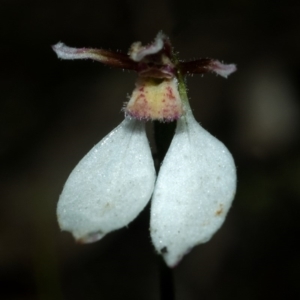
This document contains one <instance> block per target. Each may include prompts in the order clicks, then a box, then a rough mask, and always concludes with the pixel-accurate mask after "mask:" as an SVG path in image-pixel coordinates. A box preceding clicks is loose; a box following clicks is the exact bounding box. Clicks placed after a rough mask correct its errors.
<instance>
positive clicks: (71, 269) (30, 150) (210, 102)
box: [0, 0, 300, 300]
mask: <svg viewBox="0 0 300 300" xmlns="http://www.w3.org/2000/svg"><path fill="white" fill-rule="evenodd" d="M296 3H297V2H296V1H289V0H287V1H279V0H278V1H274V0H272V1H271V0H265V1H259V0H252V1H249V0H228V1H226V0H225V1H220V0H219V1H217V0H215V1H202V0H198V1H191V0H185V1H171V0H169V1H167V0H160V1H159V0H152V1H130V0H123V1H116V0H110V1H101V0H98V1H93V0H84V1H83V0H77V1H71V0H63V1H54V0H51V1H50V0H39V1H37V0H35V1H32V0H27V1H24V0H0V91H1V98H0V164H1V166H0V299H3V300H6V299H13V300H17V299H20V300H21V299H22V300H23V299H24V300H25V299H26V300H27V299H58V300H60V299H91V300H93V299H103V300H105V299H124V298H127V299H133V300H134V299H146V300H147V299H154V300H158V299H159V272H158V265H157V256H156V255H155V252H154V249H153V247H152V245H151V241H150V237H149V231H148V227H149V225H148V222H149V206H148V207H147V209H145V211H144V212H143V213H142V214H141V215H140V216H139V217H138V219H136V220H135V221H134V222H133V223H131V224H130V225H129V226H128V228H124V229H121V230H118V231H116V232H113V233H111V234H109V235H108V236H107V237H105V238H104V239H103V240H102V241H100V242H98V243H95V244H91V245H78V244H76V243H75V242H74V240H73V238H72V237H71V235H70V234H69V233H65V232H63V233H62V232H60V230H59V228H58V225H57V221H56V204H57V200H58V197H59V194H60V192H61V190H62V187H63V185H64V182H65V181H66V179H67V177H68V175H69V173H70V172H71V170H72V169H73V168H74V167H75V165H76V164H77V163H78V161H79V160H80V159H81V158H82V157H83V156H84V155H85V154H86V153H87V152H88V151H89V150H90V149H91V148H92V147H93V145H95V144H96V143H98V142H99V141H100V140H101V139H102V138H103V137H104V136H105V135H106V134H107V133H108V132H109V131H111V130H112V129H113V128H114V127H116V126H117V125H118V124H119V123H120V122H121V120H122V119H123V113H122V112H121V108H122V106H123V103H124V102H126V100H127V97H128V95H129V94H130V93H131V92H132V89H133V87H134V81H135V78H136V75H135V74H134V73H129V72H127V71H121V70H117V69H116V70H114V69H111V68H108V67H105V66H103V65H101V64H100V63H96V62H92V61H61V60H59V59H57V57H56V55H55V53H54V52H53V51H52V49H51V45H53V44H55V43H57V42H59V41H62V42H64V43H66V44H67V45H70V46H73V47H94V48H100V47H102V48H104V49H111V50H119V51H122V52H125V53H126V52H127V50H128V48H129V46H130V45H131V43H132V42H134V41H141V42H143V43H149V42H150V41H152V40H153V38H154V37H155V35H156V34H157V32H158V31H159V30H163V31H164V32H165V33H166V34H167V35H168V36H169V37H170V38H171V41H172V43H173V46H174V47H175V49H176V51H178V52H179V56H180V58H181V59H193V58H200V57H212V58H216V59H220V60H222V61H224V62H227V63H236V64H237V66H238V71H237V72H236V73H234V74H233V75H231V76H230V77H229V79H227V80H225V79H223V78H221V77H217V76H215V75H212V74H208V75H205V76H203V77H202V76H194V77H192V78H189V80H188V87H189V96H190V99H191V106H192V108H193V110H194V113H195V116H196V118H197V120H198V121H199V122H200V123H201V124H202V125H203V127H204V128H206V129H207V130H208V131H209V132H210V133H212V134H213V135H214V136H216V137H217V138H218V139H220V140H221V141H223V142H224V143H225V144H226V146H227V147H228V148H229V149H230V151H231V152H232V154H233V156H234V158H235V161H236V165H237V170H238V190H237V195H236V199H235V201H234V203H233V207H232V209H231V211H230V213H229V215H228V217H227V220H226V222H225V224H224V226H223V227H222V229H221V230H220V231H219V232H218V233H217V234H216V235H215V236H214V237H213V239H212V240H211V241H210V242H209V243H207V244H203V245H200V246H198V247H196V248H194V249H193V250H192V252H191V253H190V254H189V255H187V256H186V257H185V258H184V259H183V261H182V262H181V263H180V264H179V266H178V267H177V268H175V269H174V281H175V289H176V297H177V298H176V299H184V300H196V299H212V300H219V299H231V300H235V299H239V300H240V299H246V300H247V299H290V298H292V297H293V298H297V296H300V295H299V294H300V292H299V280H300V274H299V271H300V257H299V250H300V246H299V243H298V238H299V234H300V224H299V214H298V213H299V211H300V182H299V179H300V143H299V129H300V124H299V113H300V110H299V107H300V101H299V100H300V88H299V87H300V55H299V51H300V39H299V32H300V21H299V15H300V5H299V4H296Z"/></svg>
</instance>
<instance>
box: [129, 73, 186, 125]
mask: <svg viewBox="0 0 300 300" xmlns="http://www.w3.org/2000/svg"><path fill="white" fill-rule="evenodd" d="M124 111H125V114H126V115H128V116H131V117H133V118H135V119H138V120H159V121H163V122H171V121H174V120H178V119H179V118H180V117H181V116H182V114H183V105H182V101H181V98H180V95H179V93H178V87H177V80H176V79H175V78H173V79H171V80H167V79H164V80H151V79H149V78H140V79H139V80H138V81H137V83H136V88H135V89H134V91H133V93H132V96H131V98H130V100H129V102H128V103H127V105H126V107H125V109H124Z"/></svg>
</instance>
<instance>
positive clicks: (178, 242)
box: [150, 111, 236, 267]
mask: <svg viewBox="0 0 300 300" xmlns="http://www.w3.org/2000/svg"><path fill="white" fill-rule="evenodd" d="M235 190H236V169H235V165H234V161H233V158H232V156H231V154H230V153H229V151H228V150H227V148H226V147H225V146H224V145H223V144H222V143H221V142H220V141H219V140H217V139H216V138H214V137H213V136H212V135H210V134H209V133H208V132H207V131H206V130H204V129H203V128H202V127H201V126H200V125H199V124H198V123H197V121H196V120H195V119H194V117H193V115H192V113H191V111H188V112H187V115H186V116H184V117H181V119H179V120H178V121H177V128H176V132H175V135H174V138H173V140H172V143H171V145H170V148H169V150H168V152H167V154H166V157H165V159H164V161H163V164H162V166H161V168H160V172H159V174H158V178H157V182H156V186H155V190H154V194H153V197H152V205H151V224H150V230H151V237H152V241H153V243H154V246H155V248H156V250H157V251H158V252H159V253H161V254H162V255H163V257H164V259H165V261H166V263H167V264H168V265H169V266H170V267H172V266H175V265H176V264H177V263H178V262H179V261H180V260H181V258H182V256H183V255H185V254H186V253H187V252H188V251H189V250H190V249H191V248H192V247H194V246H196V245H197V244H201V243H205V242H207V241H208V240H209V239H210V238H211V237H212V235H213V234H214V233H215V232H216V231H217V230H218V229H219V227H220V226H221V225H222V223H223V222H224V220H225V217H226V214H227V212H228V210H229V208H230V206H231V202H232V200H233V197H234V194H235Z"/></svg>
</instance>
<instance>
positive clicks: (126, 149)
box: [57, 118, 156, 243]
mask: <svg viewBox="0 0 300 300" xmlns="http://www.w3.org/2000/svg"><path fill="white" fill-rule="evenodd" d="M155 178H156V174H155V169H154V165H153V159H152V156H151V151H150V147H149V143H148V140H147V137H146V132H145V124H144V123H143V122H140V121H137V120H134V119H130V118H125V120H124V121H123V122H122V123H121V124H120V125H119V126H118V127H117V128H116V129H114V130H113V131H112V132H111V133H110V134H108V135H107V136H106V137H105V138H104V139H103V140H102V141H100V142H99V143H98V144H97V145H96V146H95V147H94V148H93V149H92V150H91V151H90V152H89V153H88V154H87V155H86V156H85V157H84V158H83V159H82V160H81V161H80V162H79V163H78V165H77V166H76V167H75V169H74V170H73V171H72V173H71V174H70V176H69V178H68V180H67V182H66V184H65V186H64V189H63V191H62V194H61V195H60V198H59V202H58V207H57V215H58V221H59V225H60V227H61V229H62V230H66V231H70V232H72V234H73V236H74V237H75V239H77V240H78V241H80V242H83V243H89V242H95V241H97V240H99V239H100V238H102V237H103V236H104V235H105V234H107V233H109V232H110V231H112V230H115V229H118V228H121V227H123V226H126V225H128V223H130V222H131V221H132V220H133V219H134V218H135V217H136V216H137V215H138V214H139V213H140V212H141V211H142V210H143V208H144V207H145V206H146V204H147V203H148V201H149V199H150V197H151V195H152V192H153V187H154V183H155Z"/></svg>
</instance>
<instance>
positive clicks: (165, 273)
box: [159, 256, 175, 300]
mask: <svg viewBox="0 0 300 300" xmlns="http://www.w3.org/2000/svg"><path fill="white" fill-rule="evenodd" d="M159 272H160V287H159V288H160V299H161V300H175V289H174V281H173V269H171V268H169V267H168V266H167V265H166V263H165V262H164V260H163V259H162V257H161V256H160V257H159Z"/></svg>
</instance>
